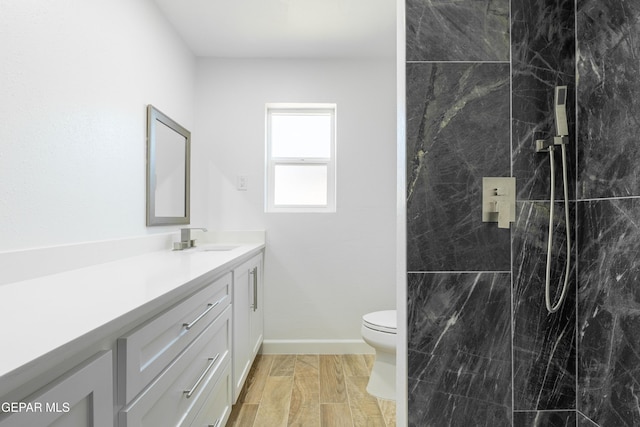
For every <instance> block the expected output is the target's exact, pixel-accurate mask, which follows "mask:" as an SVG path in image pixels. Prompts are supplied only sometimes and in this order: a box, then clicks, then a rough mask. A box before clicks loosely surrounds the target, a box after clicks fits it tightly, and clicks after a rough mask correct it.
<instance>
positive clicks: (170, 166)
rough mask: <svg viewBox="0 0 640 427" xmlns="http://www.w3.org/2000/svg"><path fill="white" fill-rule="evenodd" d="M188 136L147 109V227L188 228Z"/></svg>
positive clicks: (176, 125) (160, 115)
mask: <svg viewBox="0 0 640 427" xmlns="http://www.w3.org/2000/svg"><path fill="white" fill-rule="evenodd" d="M190 153H191V132H189V131H188V130H186V129H185V128H183V127H182V126H180V125H179V124H178V123H176V122H175V121H173V120H171V119H170V118H169V117H168V116H167V115H165V114H163V113H162V112H161V111H159V110H158V109H156V108H155V107H154V106H153V105H148V106H147V226H150V225H169V224H189V204H190V203H189V202H190V200H189V189H190V185H189V175H190V158H191V156H190Z"/></svg>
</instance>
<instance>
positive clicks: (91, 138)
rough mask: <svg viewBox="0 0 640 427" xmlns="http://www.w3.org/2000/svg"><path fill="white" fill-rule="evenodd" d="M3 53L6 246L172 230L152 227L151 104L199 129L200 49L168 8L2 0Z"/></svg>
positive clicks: (83, 0)
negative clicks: (192, 47)
mask: <svg viewBox="0 0 640 427" xmlns="http://www.w3.org/2000/svg"><path fill="white" fill-rule="evenodd" d="M0 52H2V61H1V64H0V251H8V250H16V249H23V248H30V247H36V246H49V245H58V244H66V243H75V242H82V241H90V240H101V239H113V238H121V237H129V236H136V235H143V234H148V233H157V232H159V231H167V229H166V228H165V229H164V230H162V229H158V228H154V229H148V228H147V227H146V226H145V156H146V146H145V144H146V143H145V137H146V105H147V104H149V103H151V104H154V105H155V106H156V107H157V108H159V109H160V110H162V111H163V112H164V113H166V114H168V115H169V116H171V117H172V118H173V119H175V120H176V121H178V122H179V123H180V124H182V125H183V126H185V127H187V128H188V129H191V128H192V125H193V101H194V98H193V96H194V87H193V84H194V78H195V58H194V57H193V55H192V54H191V53H190V52H189V51H188V50H187V49H186V47H185V46H184V45H183V43H182V42H181V41H180V39H179V38H178V37H177V36H176V34H175V33H174V32H173V30H172V29H171V28H170V27H169V25H168V24H167V23H166V21H165V19H164V18H163V17H162V15H161V14H160V13H159V11H158V10H157V8H156V6H155V5H154V4H153V3H152V2H151V1H147V0H145V1H141V0H136V1H130V0H92V1H87V0H56V1H35V0H21V1H1V2H0ZM196 144H197V141H194V145H196ZM193 151H194V154H195V155H197V153H198V149H197V147H195V146H194V150H193ZM192 191H195V192H196V194H197V193H198V191H202V190H201V189H199V188H198V187H197V184H196V188H195V189H193V190H192ZM194 199H196V200H198V199H201V197H200V198H199V197H194ZM194 205H195V206H192V208H194V212H192V216H193V217H194V218H195V220H196V221H198V220H201V218H203V217H204V214H203V210H202V209H203V206H201V205H198V204H197V203H196V204H194Z"/></svg>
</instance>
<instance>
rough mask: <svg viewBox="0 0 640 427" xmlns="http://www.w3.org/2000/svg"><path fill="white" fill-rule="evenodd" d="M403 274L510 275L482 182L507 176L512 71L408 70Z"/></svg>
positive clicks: (505, 240) (504, 236)
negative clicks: (487, 218)
mask: <svg viewBox="0 0 640 427" xmlns="http://www.w3.org/2000/svg"><path fill="white" fill-rule="evenodd" d="M407 94H408V95H407V155H408V157H409V158H408V159H407V162H408V165H410V167H409V170H408V171H407V173H408V177H407V182H408V188H407V210H408V214H407V216H408V235H409V238H408V270H409V271H430V270H431V271H433V270H464V271H469V270H491V271H499V270H508V269H509V262H510V255H509V232H508V230H501V229H498V228H497V224H488V223H483V222H482V209H481V206H482V204H481V197H482V192H481V190H482V177H483V176H509V174H510V168H509V150H510V145H509V66H508V65H507V64H423V63H421V64H408V65H407Z"/></svg>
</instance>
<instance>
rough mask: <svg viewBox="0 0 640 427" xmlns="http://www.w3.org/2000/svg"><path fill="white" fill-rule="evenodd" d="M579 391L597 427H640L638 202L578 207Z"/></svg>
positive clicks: (617, 201)
mask: <svg viewBox="0 0 640 427" xmlns="http://www.w3.org/2000/svg"><path fill="white" fill-rule="evenodd" d="M580 213H581V214H580V224H579V232H580V241H581V245H580V249H581V252H580V258H581V265H580V274H579V278H580V281H579V283H580V289H579V307H580V318H579V327H580V343H579V354H580V357H579V361H580V362H579V387H580V391H581V401H580V404H579V408H580V410H581V412H582V413H584V414H585V415H586V416H588V417H589V418H591V419H592V420H593V421H595V422H596V423H598V424H599V425H601V426H638V425H640V405H638V402H639V401H640V332H639V331H640V286H638V284H639V283H640V198H627V199H610V200H593V201H586V202H582V203H580Z"/></svg>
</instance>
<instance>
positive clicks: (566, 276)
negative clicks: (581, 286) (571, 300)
mask: <svg viewBox="0 0 640 427" xmlns="http://www.w3.org/2000/svg"><path fill="white" fill-rule="evenodd" d="M560 145H561V147H562V181H563V187H564V214H565V228H566V230H567V262H566V269H565V273H564V284H563V285H562V293H561V294H560V298H559V299H558V302H557V303H556V304H555V305H553V304H552V303H551V289H550V288H551V284H550V282H551V247H552V243H553V211H554V204H555V198H556V178H555V176H556V173H555V172H556V171H555V162H554V159H553V151H554V150H553V148H554V147H553V145H551V146H550V147H549V164H550V165H551V207H550V208H549V243H548V245H547V271H546V277H545V292H544V298H545V303H546V305H547V310H548V311H549V313H555V312H556V311H558V309H559V308H560V306H561V305H562V303H563V301H564V299H565V297H566V296H567V288H568V287H569V270H570V264H571V252H570V250H571V232H570V231H569V224H570V223H569V186H568V184H567V149H566V148H565V144H564V143H563V144H560Z"/></svg>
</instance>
